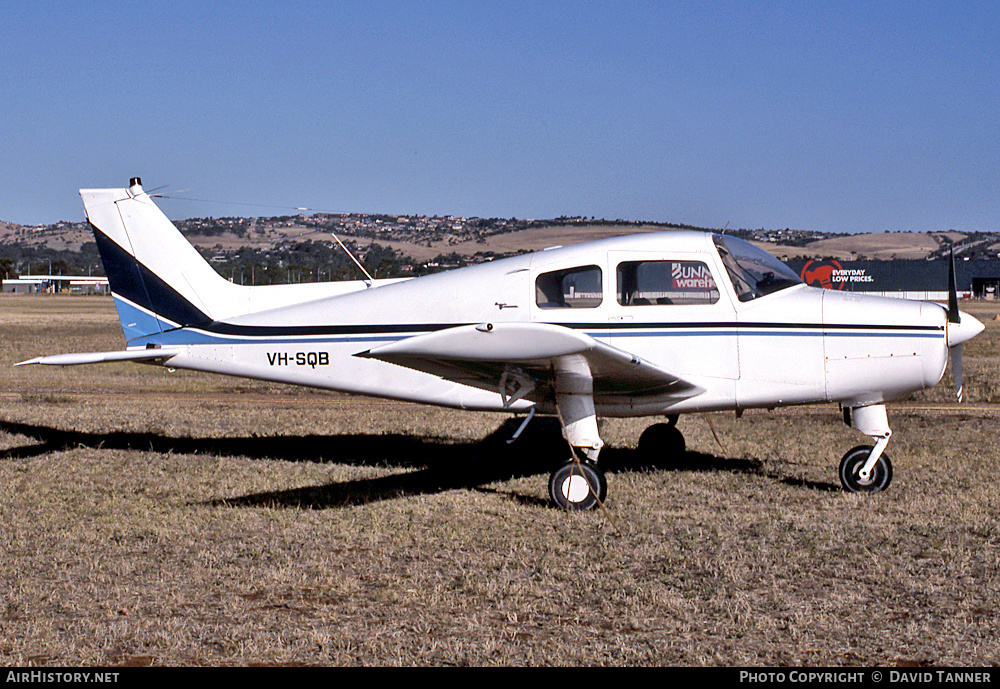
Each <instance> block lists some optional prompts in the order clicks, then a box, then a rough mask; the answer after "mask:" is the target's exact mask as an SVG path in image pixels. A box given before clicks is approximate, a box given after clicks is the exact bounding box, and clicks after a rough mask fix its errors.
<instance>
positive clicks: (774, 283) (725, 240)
mask: <svg viewBox="0 0 1000 689" xmlns="http://www.w3.org/2000/svg"><path fill="white" fill-rule="evenodd" d="M712 239H713V241H714V242H715V247H716V248H717V249H718V250H719V257H720V258H722V263H723V265H725V266H726V272H727V273H729V279H730V281H731V282H732V283H733V288H734V289H735V290H736V296H737V297H738V298H739V300H740V301H750V300H752V299H757V298H759V297H763V296H766V295H768V294H772V293H774V292H777V291H779V290H783V289H785V288H787V287H793V286H794V285H800V284H802V280H801V279H799V276H798V275H796V274H795V273H794V272H793V271H792V270H791V269H790V268H789V267H788V266H786V265H785V264H784V263H782V262H781V261H779V260H778V259H776V258H775V257H774V256H772V255H771V254H769V253H767V252H766V251H763V250H761V249H758V248H757V247H755V246H754V245H753V244H750V243H749V242H744V241H743V240H742V239H736V238H735V237H726V236H724V235H718V234H716V235H712Z"/></svg>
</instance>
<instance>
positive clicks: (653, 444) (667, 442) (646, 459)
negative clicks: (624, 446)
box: [639, 420, 687, 466]
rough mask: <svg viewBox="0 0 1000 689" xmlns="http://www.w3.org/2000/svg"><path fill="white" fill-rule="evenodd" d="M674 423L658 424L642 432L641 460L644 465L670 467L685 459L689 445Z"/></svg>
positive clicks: (640, 439) (640, 440) (640, 443)
mask: <svg viewBox="0 0 1000 689" xmlns="http://www.w3.org/2000/svg"><path fill="white" fill-rule="evenodd" d="M674 423H676V420H675V421H674ZM674 423H656V424H653V425H652V426H650V427H649V428H647V429H646V430H644V431H643V432H642V435H640V436H639V459H640V461H641V462H642V463H643V464H645V465H648V466H668V465H669V464H671V463H673V462H677V461H679V460H680V459H681V458H682V457H684V453H685V451H686V450H687V444H686V443H685V442H684V434H683V433H681V432H680V429H678V428H677V426H675V425H674Z"/></svg>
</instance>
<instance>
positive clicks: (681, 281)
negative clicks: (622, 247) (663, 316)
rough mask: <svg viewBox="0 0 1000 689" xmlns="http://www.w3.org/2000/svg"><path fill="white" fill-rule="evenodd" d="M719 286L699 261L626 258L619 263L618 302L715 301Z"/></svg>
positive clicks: (710, 272)
mask: <svg viewBox="0 0 1000 689" xmlns="http://www.w3.org/2000/svg"><path fill="white" fill-rule="evenodd" d="M717 301H719V288H718V286H717V285H716V284H715V278H713V277H712V271H711V270H709V269H708V266H707V265H706V264H704V263H702V262H701V261H626V262H624V263H619V264H618V303H619V304H621V305H622V306H643V305H650V304H674V305H690V304H714V303H715V302H717Z"/></svg>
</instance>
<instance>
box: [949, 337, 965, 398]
mask: <svg viewBox="0 0 1000 689" xmlns="http://www.w3.org/2000/svg"><path fill="white" fill-rule="evenodd" d="M951 375H952V377H953V378H954V379H955V396H956V397H957V398H958V401H959V402H961V401H962V393H963V392H964V391H963V389H962V345H955V346H954V347H952V348H951Z"/></svg>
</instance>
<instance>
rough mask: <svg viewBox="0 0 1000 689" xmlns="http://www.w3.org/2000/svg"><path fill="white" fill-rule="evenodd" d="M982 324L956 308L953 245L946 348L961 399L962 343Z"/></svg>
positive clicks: (969, 338) (952, 249)
mask: <svg viewBox="0 0 1000 689" xmlns="http://www.w3.org/2000/svg"><path fill="white" fill-rule="evenodd" d="M983 328H984V326H983V324H982V323H980V322H979V321H978V320H977V319H975V318H973V317H972V316H970V315H969V314H967V313H962V312H961V311H959V310H958V287H957V285H956V278H955V247H952V248H951V262H950V263H949V265H948V338H947V339H948V349H949V350H950V352H951V372H952V376H953V377H954V378H955V396H956V397H957V398H958V401H959V402H961V401H962V396H963V394H962V393H963V387H962V343H963V342H965V341H966V340H971V339H972V338H973V337H975V336H976V335H978V334H979V333H981V332H982V331H983Z"/></svg>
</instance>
